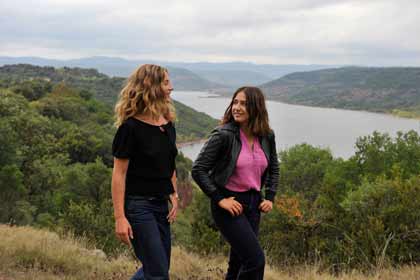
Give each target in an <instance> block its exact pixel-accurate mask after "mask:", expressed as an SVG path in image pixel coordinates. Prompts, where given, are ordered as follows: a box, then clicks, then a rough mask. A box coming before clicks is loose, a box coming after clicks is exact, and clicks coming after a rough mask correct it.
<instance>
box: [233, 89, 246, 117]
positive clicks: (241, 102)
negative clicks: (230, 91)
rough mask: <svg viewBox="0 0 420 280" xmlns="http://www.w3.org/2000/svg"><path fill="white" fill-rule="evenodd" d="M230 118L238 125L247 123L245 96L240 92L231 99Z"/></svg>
mask: <svg viewBox="0 0 420 280" xmlns="http://www.w3.org/2000/svg"><path fill="white" fill-rule="evenodd" d="M232 116H233V119H234V120H235V122H237V123H239V125H245V124H247V123H248V120H249V114H248V112H247V110H246V95H245V93H244V92H243V91H240V92H239V93H238V94H237V95H236V96H235V98H234V99H233V103H232Z"/></svg>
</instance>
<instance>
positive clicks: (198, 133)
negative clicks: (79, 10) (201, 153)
mask: <svg viewBox="0 0 420 280" xmlns="http://www.w3.org/2000/svg"><path fill="white" fill-rule="evenodd" d="M181 73H183V72H181ZM123 83H124V79H123V78H116V77H114V78H109V77H108V76H106V75H104V74H101V73H99V72H98V71H97V70H95V69H83V68H68V67H63V68H59V69H55V68H53V67H47V66H46V67H39V66H33V65H28V64H19V65H6V66H3V67H0V88H1V87H3V88H9V89H10V90H12V91H13V92H15V93H18V94H21V95H23V96H24V97H25V98H26V99H27V100H28V101H36V100H38V99H40V98H42V97H43V96H44V95H46V94H47V93H50V92H51V90H52V88H53V86H54V85H57V84H60V86H61V89H57V90H56V94H55V96H54V97H55V98H49V99H43V101H42V102H43V104H42V106H44V107H45V108H42V109H43V110H44V112H43V113H46V114H58V112H47V110H50V109H51V108H50V107H58V106H66V108H63V109H57V110H62V111H63V110H65V111H66V114H67V115H74V116H78V113H81V114H82V115H80V116H79V121H80V122H83V120H84V118H83V116H86V115H87V113H89V112H85V111H86V110H93V109H94V108H93V107H92V106H97V107H101V109H100V114H99V115H98V116H97V118H98V122H99V123H100V124H103V123H106V122H109V120H110V119H111V110H112V109H111V107H110V106H113V105H114V104H115V102H116V100H117V96H118V94H119V91H120V90H121V87H122V85H123ZM66 88H71V90H70V91H73V92H77V95H78V96H79V97H81V98H82V99H85V100H91V101H90V103H95V102H96V103H95V105H92V104H86V105H87V106H80V104H78V103H77V101H76V100H75V99H74V98H73V99H72V103H69V100H67V99H69V94H62V92H63V90H64V89H65V90H64V91H68V89H66ZM57 92H58V93H57ZM70 95H71V93H70ZM73 96H74V94H73ZM94 99H97V100H99V101H103V102H105V103H106V104H108V106H107V105H105V104H101V103H100V102H97V101H92V100H94ZM64 101H65V102H64ZM46 103H48V104H46ZM174 104H175V108H176V110H177V119H178V121H177V133H178V142H183V141H193V140H198V139H202V138H204V137H205V136H206V135H207V134H208V133H209V132H210V131H211V130H212V129H213V128H214V127H215V126H216V125H217V121H216V120H215V119H213V118H211V117H210V116H208V115H206V114H204V113H200V112H197V111H195V110H194V109H192V108H189V107H187V106H185V105H183V104H182V103H180V102H177V101H174ZM88 106H90V108H87V107H88ZM106 107H108V108H106ZM80 110H82V111H83V112H80ZM98 110H99V109H98ZM48 116H49V115H48ZM58 117H66V116H58ZM92 121H94V120H92Z"/></svg>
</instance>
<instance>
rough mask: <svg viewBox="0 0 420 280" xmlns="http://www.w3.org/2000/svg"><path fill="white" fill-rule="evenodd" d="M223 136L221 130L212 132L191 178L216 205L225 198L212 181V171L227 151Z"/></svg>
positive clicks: (194, 166)
mask: <svg viewBox="0 0 420 280" xmlns="http://www.w3.org/2000/svg"><path fill="white" fill-rule="evenodd" d="M223 136H224V135H223V133H222V132H221V131H220V130H219V129H216V130H214V131H213V132H212V134H211V135H210V138H209V140H207V142H206V143H205V144H204V146H203V148H202V149H201V151H200V153H199V154H198V156H197V159H196V160H195V161H194V163H193V166H192V170H191V176H192V177H193V179H194V181H195V182H196V183H197V184H198V186H199V187H200V188H201V190H202V191H203V192H204V193H205V194H206V195H207V196H209V197H210V198H211V199H212V200H213V201H214V202H216V203H218V202H219V201H220V200H222V199H223V196H222V195H221V193H220V192H219V191H218V189H217V187H216V185H215V184H214V182H213V181H212V180H211V178H210V171H212V170H213V169H214V168H215V166H216V165H217V163H218V162H219V161H220V160H221V158H222V155H223V151H225V150H226V137H223Z"/></svg>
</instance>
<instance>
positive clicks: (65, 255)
mask: <svg viewBox="0 0 420 280" xmlns="http://www.w3.org/2000/svg"><path fill="white" fill-rule="evenodd" d="M0 235H1V236H2V238H1V239H0V278H1V279H5V280H9V279H15V280H28V279H30V280H58V279H66V280H86V279H87V280H90V279H92V280H94V279H106V280H111V279H113V280H123V279H124V280H125V279H129V277H130V276H131V275H132V274H133V273H134V271H135V270H136V268H137V266H138V264H137V263H136V262H135V261H134V260H133V258H132V257H131V255H128V254H125V255H120V256H118V257H116V258H109V257H106V256H105V255H104V254H103V252H101V251H100V250H98V249H95V248H94V247H92V245H91V244H90V243H89V242H87V241H86V240H85V239H83V238H80V237H74V236H68V235H67V236H65V235H62V236H59V235H57V234H55V233H53V232H50V231H47V230H41V229H36V228H32V227H9V226H5V225H0ZM28 237H30V238H28ZM225 270H226V261H225V260H224V258H222V257H220V256H219V257H211V258H209V257H206V258H202V257H200V256H198V255H196V254H192V253H189V252H187V251H185V250H184V249H182V248H180V247H178V246H175V247H173V248H172V259H171V270H170V277H171V279H174V280H186V279H191V280H194V279H195V280H219V279H222V278H223V271H225ZM419 273H420V269H419V268H418V267H414V266H412V267H403V268H401V269H399V270H394V269H387V270H380V271H376V272H375V273H373V274H372V275H363V274H361V273H359V272H355V271H353V272H351V273H348V274H343V275H340V276H333V275H331V274H328V273H324V272H320V271H318V268H317V267H316V266H301V267H298V268H296V267H295V268H293V270H289V271H288V270H284V271H278V270H275V269H273V267H270V266H268V267H267V268H266V271H265V279H267V280H277V279H285V280H292V279H312V280H350V279H353V280H374V279H383V280H391V279H398V278H399V279H406V280H415V279H417V276H418V274H419Z"/></svg>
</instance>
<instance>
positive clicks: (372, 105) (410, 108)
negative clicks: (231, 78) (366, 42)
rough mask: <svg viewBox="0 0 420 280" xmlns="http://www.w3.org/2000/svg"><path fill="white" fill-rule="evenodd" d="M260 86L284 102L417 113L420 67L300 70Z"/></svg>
mask: <svg viewBox="0 0 420 280" xmlns="http://www.w3.org/2000/svg"><path fill="white" fill-rule="evenodd" d="M261 87H262V88H263V90H264V92H265V93H266V94H267V97H268V98H269V99H273V100H279V101H282V102H287V103H293V104H301V105H308V106H320V107H334V108H345V109H353V110H367V111H374V112H386V113H399V114H401V115H405V116H420V68H408V67H406V68H398V67H395V68H369V67H344V68H337V69H327V70H318V71H311V72H299V73H293V74H289V75H286V76H285V77H283V78H280V79H277V80H274V81H271V82H269V83H265V84H263V85H261Z"/></svg>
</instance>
